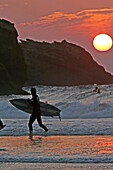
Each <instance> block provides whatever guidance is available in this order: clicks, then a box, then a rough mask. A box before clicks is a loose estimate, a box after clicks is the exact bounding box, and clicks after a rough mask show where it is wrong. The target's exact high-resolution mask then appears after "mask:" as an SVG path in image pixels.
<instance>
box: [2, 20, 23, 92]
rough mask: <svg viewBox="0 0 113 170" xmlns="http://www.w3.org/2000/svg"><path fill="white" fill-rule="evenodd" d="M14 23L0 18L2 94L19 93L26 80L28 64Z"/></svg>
mask: <svg viewBox="0 0 113 170" xmlns="http://www.w3.org/2000/svg"><path fill="white" fill-rule="evenodd" d="M17 37H18V34H17V31H16V29H15V27H14V24H12V23H10V22H9V21H6V20H3V19H0V94H12V93H19V92H20V91H21V88H22V87H23V84H24V82H25V80H26V65H25V61H24V57H23V53H22V50H21V48H20V45H19V43H18V41H17Z"/></svg>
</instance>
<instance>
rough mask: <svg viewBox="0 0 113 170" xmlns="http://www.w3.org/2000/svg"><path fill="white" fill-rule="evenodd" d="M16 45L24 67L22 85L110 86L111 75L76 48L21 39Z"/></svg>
mask: <svg viewBox="0 0 113 170" xmlns="http://www.w3.org/2000/svg"><path fill="white" fill-rule="evenodd" d="M20 46H21V48H22V51H23V53H24V57H25V62H26V65H27V75H28V81H27V82H26V85H57V86H65V85H69V86H70V85H87V84H113V76H112V75H111V74H109V73H108V72H106V71H105V69H104V67H102V66H100V65H98V64H97V63H96V62H95V61H94V60H93V58H92V56H91V55H90V54H89V53H88V52H87V51H85V49H83V48H81V47H80V46H77V45H75V44H72V43H68V42H66V41H65V40H64V41H62V42H53V43H47V42H37V41H33V40H30V39H27V40H26V41H23V40H21V43H20Z"/></svg>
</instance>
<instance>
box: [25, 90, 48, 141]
mask: <svg viewBox="0 0 113 170" xmlns="http://www.w3.org/2000/svg"><path fill="white" fill-rule="evenodd" d="M31 95H32V99H31V100H30V99H27V100H28V103H29V105H31V106H33V112H32V114H31V116H30V119H29V123H28V126H29V138H30V139H32V137H33V127H32V124H33V122H34V121H35V119H37V122H38V124H39V126H40V127H41V128H43V129H44V130H45V131H46V132H47V131H48V129H47V127H46V126H45V125H43V124H42V119H41V111H40V101H39V97H38V95H37V94H36V89H35V88H31Z"/></svg>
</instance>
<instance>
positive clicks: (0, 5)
mask: <svg viewBox="0 0 113 170" xmlns="http://www.w3.org/2000/svg"><path fill="white" fill-rule="evenodd" d="M0 16H1V18H4V19H7V20H9V21H11V22H13V23H15V27H16V28H17V29H18V33H19V39H26V38H31V39H33V40H37V41H49V42H52V41H61V40H63V39H66V40H67V41H69V42H72V43H75V44H77V45H80V46H82V47H83V48H85V49H86V51H88V52H90V53H91V54H92V56H93V58H94V59H95V60H96V61H97V62H98V63H100V64H101V65H103V66H104V67H105V69H106V70H107V71H109V72H111V73H112V74H113V48H112V49H111V50H109V51H107V52H98V51H96V50H95V49H94V47H93V46H92V39H93V37H94V36H95V35H96V34H98V33H107V34H109V35H110V36H111V37H112V38H113V31H112V28H113V0H82V1H80V0H54V1H53V0H19V1H18V0H0Z"/></svg>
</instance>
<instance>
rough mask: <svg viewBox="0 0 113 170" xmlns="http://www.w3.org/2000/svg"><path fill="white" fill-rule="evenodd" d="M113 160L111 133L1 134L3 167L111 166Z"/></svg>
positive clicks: (0, 152)
mask: <svg viewBox="0 0 113 170" xmlns="http://www.w3.org/2000/svg"><path fill="white" fill-rule="evenodd" d="M105 163H106V164H105ZM112 163H113V136H46V137H44V136H40V137H39V136H35V137H34V138H33V140H30V139H29V138H28V137H26V136H20V137H12V136H10V137H7V136H1V137H0V169H2V170H3V169H15V166H16V169H37V168H38V169H75V168H77V169H79V168H80V169H82V168H83V169H85V168H86V169H88V168H89V169H90V168H91V169H94V168H95V167H97V169H102V168H103V169H108V168H109V169H111V167H113V164H112Z"/></svg>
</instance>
